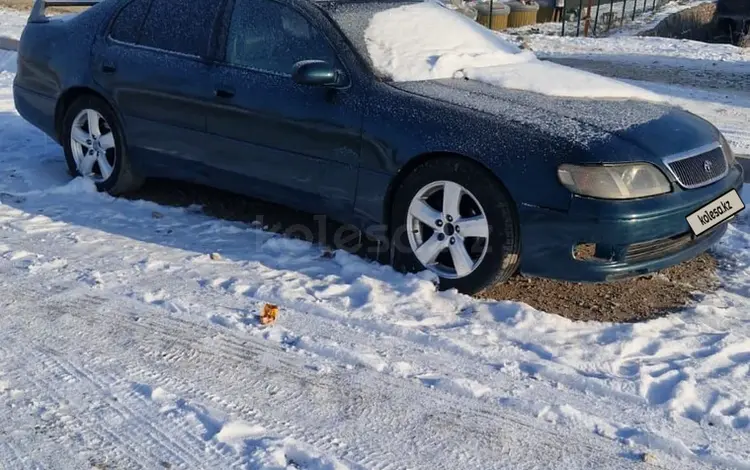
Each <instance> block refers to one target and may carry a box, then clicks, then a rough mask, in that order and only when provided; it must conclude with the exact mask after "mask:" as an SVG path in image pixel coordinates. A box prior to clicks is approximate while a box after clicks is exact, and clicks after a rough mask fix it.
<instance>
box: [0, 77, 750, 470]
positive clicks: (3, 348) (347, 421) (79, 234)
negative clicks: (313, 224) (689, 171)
mask: <svg viewBox="0 0 750 470" xmlns="http://www.w3.org/2000/svg"><path fill="white" fill-rule="evenodd" d="M12 78H13V76H12V74H10V73H7V72H5V73H2V74H0V294H2V295H0V467H2V468H8V469H17V468H39V467H41V468H71V469H78V468H85V467H86V466H92V467H94V466H98V467H100V468H101V467H107V468H138V467H143V468H160V467H162V468H167V467H169V468H225V467H244V468H305V469H339V468H357V469H358V468H377V469H395V468H430V469H433V468H451V469H474V468H476V469H482V470H484V469H492V468H512V469H519V468H555V469H559V468H566V469H567V468H629V467H636V466H643V465H644V464H643V463H641V462H640V459H641V457H642V455H643V453H645V452H647V453H648V461H649V462H651V464H649V465H652V466H653V467H655V468H660V467H661V468H680V469H689V468H706V467H708V468H711V467H714V468H739V469H743V468H744V469H747V468H750V402H749V401H748V397H750V316H749V315H750V314H749V313H748V312H750V299H748V295H749V293H750V253H748V247H750V216H749V215H746V214H743V215H742V216H741V217H740V218H739V220H738V221H737V222H736V223H735V225H734V226H733V227H732V228H730V230H729V232H728V235H727V236H726V237H725V239H724V240H723V242H722V243H721V244H720V246H718V247H717V249H716V254H717V256H718V257H719V259H720V260H721V262H722V266H723V270H722V283H723V287H722V288H721V289H720V290H719V291H718V292H717V293H716V294H711V295H705V296H703V298H702V300H701V301H700V303H699V304H697V305H696V306H694V307H693V308H690V309H689V310H687V311H684V312H680V313H679V314H673V315H669V316H667V317H665V318H662V319H658V320H653V321H649V322H645V323H641V324H627V325H626V324H610V323H604V324H600V323H574V322H571V321H568V320H565V319H563V318H560V317H558V316H555V315H549V314H546V313H544V312H539V311H537V310H534V309H532V308H530V307H528V306H526V305H524V304H519V303H512V302H480V301H477V300H475V299H472V298H469V297H465V296H461V295H457V294H456V293H454V292H445V293H438V292H435V289H434V286H433V285H432V283H431V282H430V281H429V280H427V279H424V278H422V277H420V276H413V275H411V276H404V275H401V274H397V273H395V272H393V271H392V270H391V269H390V268H388V267H385V266H378V265H374V264H370V263H367V262H365V261H363V260H361V259H359V258H357V257H354V256H351V255H348V254H346V253H336V254H335V257H334V258H333V259H329V258H328V257H327V256H323V251H322V250H321V249H319V248H318V247H315V246H312V245H310V244H307V243H304V242H300V241H295V240H289V239H285V238H282V237H279V236H277V235H274V234H271V233H267V232H263V231H260V230H255V229H252V228H250V227H248V226H246V225H243V224H237V223H231V222H226V221H220V220H215V219H212V218H209V217H207V216H205V215H203V214H201V213H200V210H193V208H188V209H176V208H168V207H161V206H158V205H156V204H153V203H150V202H144V201H127V200H122V199H113V198H111V197H108V196H106V195H102V194H98V193H96V192H95V191H94V190H93V186H92V184H91V183H89V182H87V181H84V180H80V179H78V180H74V181H72V182H71V181H69V178H68V177H67V175H66V173H65V165H64V162H63V158H62V153H61V150H60V148H59V147H58V146H57V145H56V144H54V143H53V142H51V141H49V140H48V139H47V138H45V137H44V136H43V135H42V134H41V133H40V132H38V131H36V130H35V129H33V128H32V127H31V126H29V125H28V124H26V123H25V122H24V121H23V120H22V119H21V118H20V117H19V116H18V115H17V114H16V112H15V110H14V108H13V102H12V92H11V88H10V84H11V80H12ZM650 88H651V89H652V91H656V92H658V93H663V94H666V95H670V96H671V97H670V98H669V99H670V100H675V102H678V103H680V104H682V105H684V106H686V107H688V108H689V109H691V110H693V111H696V112H698V113H699V114H702V115H704V116H705V117H707V118H708V119H710V120H712V121H713V122H715V123H716V124H717V125H718V126H719V127H720V128H722V129H723V130H730V129H731V130H734V133H733V134H730V135H731V139H732V142H733V145H735V146H739V147H741V146H743V145H748V142H750V139H747V133H746V132H745V131H744V130H743V129H742V126H741V123H742V122H743V120H745V121H744V122H747V118H748V115H750V103H745V102H741V101H740V102H733V103H732V105H731V107H729V105H728V103H726V102H724V101H722V100H723V98H722V97H721V96H720V95H716V94H712V93H709V92H700V93H698V92H696V91H691V90H687V91H686V89H681V88H677V87H665V86H662V85H654V86H651V87H650ZM746 139H747V140H746ZM744 197H745V198H746V200H747V198H748V197H750V194H749V193H748V192H747V191H746V194H745V195H744ZM214 252H218V253H220V256H219V257H216V256H214V257H213V259H212V257H211V256H209V254H210V253H214ZM267 302H270V303H275V304H278V305H279V306H280V312H281V313H280V317H279V319H278V321H277V323H276V324H275V325H272V326H268V327H263V326H261V325H260V324H259V323H258V320H257V314H258V312H259V311H261V310H262V308H263V305H264V304H265V303H267Z"/></svg>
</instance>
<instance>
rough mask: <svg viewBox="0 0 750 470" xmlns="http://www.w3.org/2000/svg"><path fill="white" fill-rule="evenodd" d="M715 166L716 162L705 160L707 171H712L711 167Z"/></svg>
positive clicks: (704, 165)
mask: <svg viewBox="0 0 750 470" xmlns="http://www.w3.org/2000/svg"><path fill="white" fill-rule="evenodd" d="M713 166H714V164H713V163H711V162H710V161H709V160H706V161H704V162H703V169H704V170H705V171H706V173H711V168H713Z"/></svg>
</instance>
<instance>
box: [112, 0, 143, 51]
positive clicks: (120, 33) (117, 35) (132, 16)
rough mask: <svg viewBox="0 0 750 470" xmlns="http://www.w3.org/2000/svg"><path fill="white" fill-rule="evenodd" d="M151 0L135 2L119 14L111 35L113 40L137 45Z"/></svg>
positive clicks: (137, 0) (126, 6)
mask: <svg viewBox="0 0 750 470" xmlns="http://www.w3.org/2000/svg"><path fill="white" fill-rule="evenodd" d="M150 4H151V0H133V1H131V2H130V3H128V4H127V5H125V6H124V7H123V8H122V9H121V10H120V12H119V13H118V14H117V18H115V21H114V23H112V29H111V30H110V32H109V35H110V36H111V37H112V39H116V40H118V41H122V42H126V43H129V44H136V43H137V42H138V35H139V34H140V32H141V25H142V24H143V20H144V18H146V13H148V7H149V5H150Z"/></svg>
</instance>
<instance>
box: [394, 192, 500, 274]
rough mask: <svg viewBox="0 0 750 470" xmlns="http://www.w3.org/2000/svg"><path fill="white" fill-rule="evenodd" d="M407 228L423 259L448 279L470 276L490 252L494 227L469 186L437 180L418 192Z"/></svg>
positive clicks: (413, 250)
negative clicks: (492, 228)
mask: <svg viewBox="0 0 750 470" xmlns="http://www.w3.org/2000/svg"><path fill="white" fill-rule="evenodd" d="M406 229H407V235H408V239H409V245H410V248H411V250H412V252H413V253H414V255H415V256H416V258H417V259H418V260H419V262H420V263H422V265H423V266H424V267H425V268H427V269H429V270H430V271H432V272H434V273H435V274H437V275H438V276H440V277H443V278H446V279H460V278H463V277H466V276H468V275H469V274H471V273H472V272H474V270H475V269H477V267H479V265H480V264H482V261H483V260H484V257H485V255H486V254H487V249H488V246H489V244H488V238H489V232H490V228H489V223H488V221H487V216H486V214H485V211H484V209H483V208H482V205H481V204H479V201H478V200H477V199H476V197H474V195H473V194H472V193H471V192H470V191H469V190H468V189H466V188H465V187H463V186H461V185H460V184H457V183H454V182H452V181H436V182H434V183H430V184H428V185H426V186H424V187H423V188H422V189H420V190H419V191H418V192H417V194H416V195H415V196H414V198H412V201H411V204H410V205H409V211H408V213H407V217H406Z"/></svg>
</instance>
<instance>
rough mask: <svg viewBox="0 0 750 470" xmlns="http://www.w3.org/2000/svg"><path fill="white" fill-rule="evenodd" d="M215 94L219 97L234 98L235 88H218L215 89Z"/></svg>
mask: <svg viewBox="0 0 750 470" xmlns="http://www.w3.org/2000/svg"><path fill="white" fill-rule="evenodd" d="M214 95H216V97H217V98H234V90H232V89H230V88H216V89H215V90H214Z"/></svg>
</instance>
